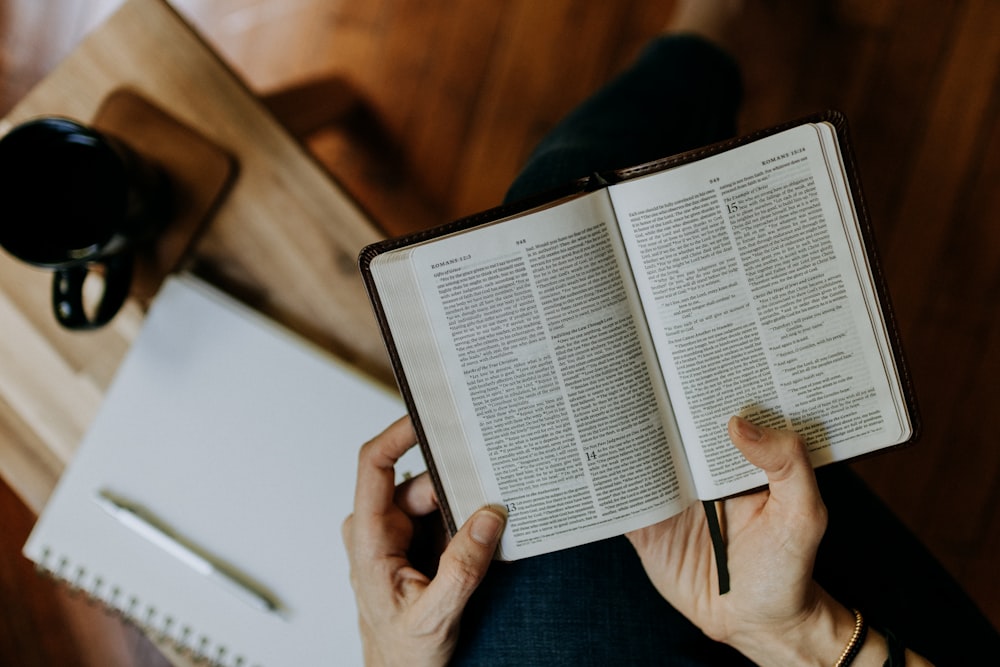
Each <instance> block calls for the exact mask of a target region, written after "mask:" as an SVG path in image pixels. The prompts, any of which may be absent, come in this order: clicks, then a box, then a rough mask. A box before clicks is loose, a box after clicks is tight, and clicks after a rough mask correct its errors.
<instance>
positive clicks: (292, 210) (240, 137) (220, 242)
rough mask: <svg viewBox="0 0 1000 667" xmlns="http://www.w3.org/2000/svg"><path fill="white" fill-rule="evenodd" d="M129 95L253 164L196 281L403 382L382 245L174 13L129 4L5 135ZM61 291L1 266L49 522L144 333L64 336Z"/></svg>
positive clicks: (9, 466)
mask: <svg viewBox="0 0 1000 667" xmlns="http://www.w3.org/2000/svg"><path fill="white" fill-rule="evenodd" d="M121 87H130V88H132V89H134V90H136V91H138V92H139V93H141V94H142V95H143V96H144V97H145V98H147V99H148V100H150V101H152V102H153V103H155V104H156V105H158V106H159V107H160V108H162V109H163V110H165V111H167V112H168V113H169V114H170V115H172V116H173V117H175V118H176V119H178V120H180V121H181V122H183V123H185V124H187V125H188V126H190V127H191V128H194V129H195V130H197V131H198V132H200V133H201V134H203V135H204V136H205V137H206V138H208V139H209V140H211V141H213V142H215V143H216V144H218V145H220V146H222V147H224V148H225V149H227V150H228V151H229V152H230V153H231V154H232V155H234V156H235V158H236V160H237V161H238V163H239V170H238V176H237V178H236V180H235V182H234V184H233V186H232V188H231V190H230V191H229V193H228V195H227V196H226V198H225V199H224V200H223V202H222V205H221V206H220V208H219V209H218V210H217V212H216V214H215V216H214V218H212V219H211V221H210V222H209V224H208V225H207V227H206V228H205V229H204V231H203V234H202V235H201V236H200V237H199V239H198V241H197V243H196V245H195V246H194V248H193V251H192V252H191V258H190V259H191V262H192V264H193V267H194V269H195V270H196V272H198V273H200V274H201V275H203V276H206V277H208V278H209V279H210V280H212V281H213V282H215V283H216V284H217V285H219V286H220V287H222V288H223V289H227V290H228V291H230V292H232V293H234V294H235V295H236V296H237V297H239V298H242V299H244V300H245V301H247V302H248V303H250V305H252V306H254V307H256V308H258V309H260V310H261V311H263V312H265V313H266V314H268V315H270V316H272V317H274V318H275V319H277V320H278V321H280V322H282V323H284V324H286V325H288V326H290V327H291V328H292V329H294V330H296V331H298V332H300V333H301V334H303V335H305V336H306V337H308V338H310V339H312V340H313V341H315V342H317V343H318V344H320V345H321V346H323V347H326V348H327V349H329V350H331V351H333V352H334V353H336V354H339V355H341V356H342V357H343V358H345V359H346V360H348V361H350V362H352V363H355V364H357V365H358V366H359V367H361V368H362V369H363V370H366V371H369V372H371V373H372V374H374V375H376V376H377V377H379V378H381V379H384V380H387V381H388V379H389V377H390V376H389V370H388V362H387V359H386V358H385V354H384V349H383V345H382V342H381V338H380V336H379V335H378V331H377V328H376V325H375V322H374V318H373V316H372V314H371V309H370V306H369V303H368V300H367V297H366V296H365V293H364V288H363V286H362V283H361V280H360V278H359V276H358V272H357V269H356V257H357V253H358V251H359V250H360V249H361V248H362V247H363V246H364V245H365V244H367V243H370V242H372V241H375V240H378V239H379V238H380V236H381V234H380V233H379V232H378V231H377V230H376V228H375V227H374V226H373V225H372V224H370V222H369V220H368V219H367V218H366V217H365V215H364V214H363V213H362V211H361V210H359V208H358V207H357V206H356V205H355V204H354V203H353V202H352V201H351V199H350V198H349V197H348V196H346V194H345V193H344V192H343V191H342V190H341V189H340V188H339V187H338V186H337V185H336V184H335V183H334V182H333V181H332V180H331V179H330V178H329V176H328V175H327V173H326V172H325V171H324V170H323V169H322V168H321V167H320V165H318V164H317V163H316V162H314V160H313V159H312V158H311V157H310V156H309V154H308V153H307V152H306V151H305V150H304V149H303V147H302V146H301V145H300V143H299V142H297V141H296V140H295V138H293V137H292V136H291V135H290V134H289V133H288V132H287V131H286V130H285V128H284V127H283V126H282V125H281V124H280V123H279V122H278V121H277V120H276V119H275V118H274V117H273V116H272V115H271V114H269V113H268V111H267V110H266V109H265V107H264V106H263V104H262V103H261V102H260V100H258V99H257V98H256V97H255V96H254V95H253V94H251V93H250V91H249V90H248V89H247V88H246V87H245V85H244V84H243V83H242V82H241V81H240V80H239V79H238V78H237V77H236V76H234V75H233V73H232V72H231V71H230V70H229V68H228V67H227V66H226V65H225V64H224V63H223V62H222V61H221V60H220V59H219V58H218V57H217V56H216V54H214V53H213V52H212V50H211V49H210V48H209V47H208V46H207V45H206V44H205V43H204V42H203V41H202V40H201V38H200V37H199V36H198V35H197V34H196V33H195V32H194V31H193V30H192V29H191V28H190V26H188V25H187V24H186V22H185V21H184V20H183V19H182V18H181V17H180V16H179V15H178V14H177V13H176V12H175V11H174V10H173V9H172V8H170V7H169V6H168V5H167V4H166V2H164V0H128V2H126V3H125V4H124V5H123V6H122V7H121V8H120V9H119V10H118V11H117V12H116V13H115V14H114V15H113V16H112V17H111V18H110V19H109V20H108V21H107V22H106V23H105V24H104V25H102V26H101V27H99V28H98V29H96V30H95V31H94V32H92V33H91V34H90V35H89V36H88V37H87V38H86V39H85V40H84V41H83V43H82V44H81V45H80V46H79V47H78V48H77V49H76V51H74V53H73V54H71V56H70V57H69V58H67V59H66V60H65V61H64V62H63V63H62V64H61V65H60V66H59V67H58V68H57V69H56V70H55V71H54V72H52V73H51V74H50V75H49V76H48V77H47V78H46V79H45V80H44V81H43V82H42V83H41V84H40V85H38V86H37V87H36V88H35V89H34V90H33V91H32V92H31V93H30V94H29V95H28V96H27V97H26V98H25V99H24V100H23V101H21V102H20V103H19V104H18V105H17V106H16V108H15V109H14V110H13V111H12V112H11V113H10V115H9V116H8V117H7V118H6V119H5V120H4V121H3V122H2V125H0V133H4V132H6V131H8V130H9V129H10V127H11V126H12V125H13V124H16V123H18V122H21V121H22V120H25V119H27V118H29V117H33V116H37V115H51V114H56V115H65V116H70V117H73V118H76V119H79V120H83V121H87V120H88V119H91V118H93V116H94V114H95V112H96V111H97V109H98V108H99V106H100V104H101V102H102V101H103V100H104V99H105V98H106V96H107V95H108V94H109V93H110V92H112V91H113V90H116V89H119V88H121ZM51 282H52V274H51V273H49V272H47V271H42V270H39V269H35V268H32V267H29V266H27V265H25V264H23V263H21V262H19V261H17V260H15V259H13V258H11V257H10V256H9V255H7V254H6V253H0V323H2V335H0V475H2V476H3V479H4V480H5V481H6V483H7V484H8V485H10V486H11V487H12V488H13V489H14V491H15V492H16V493H17V494H18V495H19V496H20V497H21V498H22V499H23V500H24V501H25V502H26V503H27V505H28V506H29V507H30V508H31V509H32V510H34V511H35V512H36V513H37V512H39V511H40V510H41V509H42V507H43V506H44V504H45V502H46V500H47V498H48V496H49V494H50V493H51V491H52V489H53V487H54V485H55V483H56V481H57V480H58V478H59V476H60V474H61V473H62V471H63V469H64V467H65V466H66V464H67V462H68V461H69V460H70V458H71V457H72V456H73V453H74V451H75V449H76V447H77V444H78V443H79V442H80V439H81V437H82V436H83V434H84V432H85V430H86V429H87V427H88V425H89V424H90V422H91V420H92V418H93V417H94V415H95V414H96V411H97V409H98V407H99V405H100V402H101V399H102V396H103V395H104V392H105V391H106V389H107V387H108V385H109V383H110V381H111V379H112V377H113V375H114V372H115V370H116V368H117V367H118V364H119V362H120V361H121V359H122V357H123V356H124V354H125V352H126V350H127V349H128V346H129V344H130V342H131V341H132V340H133V338H134V337H135V335H136V334H137V332H138V330H139V328H140V325H141V323H142V317H143V310H142V307H141V305H140V304H138V303H136V302H134V301H133V302H130V303H128V304H126V307H125V309H124V310H123V311H122V312H120V313H119V314H118V316H117V317H116V318H115V319H114V320H113V321H112V323H111V324H110V325H108V326H107V327H105V328H104V329H102V330H100V331H97V332H84V333H73V332H69V331H66V330H63V329H61V328H60V327H59V325H58V324H57V323H56V322H55V319H54V317H53V314H52V312H51V305H50V290H51ZM174 659H175V660H177V659H176V656H175V657H174ZM180 662H181V663H183V660H180Z"/></svg>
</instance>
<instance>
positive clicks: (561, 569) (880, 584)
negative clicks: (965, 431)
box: [454, 36, 1000, 667]
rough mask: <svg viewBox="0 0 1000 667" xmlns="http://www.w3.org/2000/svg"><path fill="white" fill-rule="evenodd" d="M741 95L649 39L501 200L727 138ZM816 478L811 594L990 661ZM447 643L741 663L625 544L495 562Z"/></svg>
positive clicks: (849, 480)
mask: <svg viewBox="0 0 1000 667" xmlns="http://www.w3.org/2000/svg"><path fill="white" fill-rule="evenodd" d="M741 95H742V90H741V80H740V73H739V70H738V68H737V66H736V64H735V62H734V61H733V60H732V59H731V58H730V57H729V56H728V55H727V54H726V53H724V52H722V51H720V50H719V49H717V48H715V47H714V46H712V45H710V44H708V43H707V42H704V41H702V40H700V39H698V38H696V37H685V36H675V37H663V38H660V39H658V40H656V41H654V42H653V43H651V44H650V45H649V46H648V47H647V49H646V50H645V51H644V52H643V53H642V54H641V56H640V57H639V59H638V60H637V61H636V63H635V64H634V65H633V66H632V67H631V68H629V69H628V70H627V71H625V72H623V73H622V74H621V75H620V76H618V77H617V78H616V79H614V80H613V81H611V82H610V83H609V84H608V85H607V86H605V87H604V88H602V89H601V90H600V91H598V92H597V93H596V94H595V95H594V96H593V97H591V98H590V99H588V100H587V101H585V102H584V103H583V104H582V105H580V106H579V107H578V108H577V109H576V110H575V111H573V112H572V113H571V114H570V115H569V116H567V117H566V118H565V119H564V120H563V121H562V122H561V123H560V124H559V125H558V126H557V127H556V128H555V129H554V130H553V131H552V132H551V133H550V134H549V135H548V136H547V137H546V138H545V139H544V140H543V141H542V142H541V143H540V144H539V146H538V147H537V149H536V150H535V151H534V153H533V154H532V156H531V158H530V159H529V161H528V163H527V165H526V166H525V168H524V170H523V171H522V173H521V174H520V175H519V176H518V178H517V179H516V180H515V182H514V183H513V185H512V186H511V188H510V190H509V191H508V194H507V198H506V199H507V201H508V202H510V201H514V200H517V199H521V198H523V197H526V196H529V195H532V194H537V193H539V192H543V191H545V190H548V189H550V188H553V187H556V186H559V185H562V184H564V183H566V182H568V181H570V180H573V179H576V178H580V177H584V176H588V175H590V174H591V173H593V172H595V171H603V170H607V169H613V168H618V167H627V166H631V165H634V164H639V163H641V162H645V161H648V160H653V159H656V158H659V157H663V156H667V155H671V154H674V153H678V152H681V151H684V150H689V149H692V148H697V147H699V146H703V145H705V144H708V143H712V142H714V141H720V140H723V139H726V138H729V137H730V136H732V135H733V134H734V133H735V131H736V120H737V113H738V109H739V104H740V99H741ZM817 477H818V479H819V482H820V488H821V492H822V493H823V497H824V501H825V502H826V504H827V507H828V510H829V527H828V529H827V533H826V535H825V537H824V539H823V542H822V544H821V546H820V551H819V554H818V558H817V563H816V570H815V576H816V579H817V581H819V583H820V584H821V585H823V587H824V588H826V589H827V590H828V591H829V592H830V593H831V594H832V595H833V596H834V597H836V598H837V599H839V600H840V601H841V602H842V603H844V604H845V605H848V606H851V607H856V608H858V609H860V610H861V611H862V612H863V613H864V614H865V616H866V618H867V619H868V620H869V622H870V623H872V625H873V626H874V627H883V628H889V629H891V630H892V631H893V632H894V633H895V634H896V635H897V636H899V637H901V638H902V640H903V641H904V643H905V644H906V645H907V646H909V647H910V648H913V649H914V650H916V651H918V652H921V653H923V654H924V655H926V656H927V657H928V658H930V659H931V660H933V661H934V662H936V663H937V664H939V665H947V664H976V663H978V662H979V660H981V659H982V658H985V659H986V661H987V662H991V661H994V660H996V659H997V657H998V656H1000V636H998V634H997V631H996V629H995V628H993V627H992V626H991V625H990V623H989V622H988V621H987V620H986V619H985V617H984V616H983V615H982V614H981V613H980V612H979V611H978V610H977V609H976V607H975V605H974V604H973V603H972V602H971V601H970V600H969V598H968V597H967V596H966V595H965V593H964V592H963V591H962V590H961V589H960V588H959V587H958V586H957V585H956V584H955V582H954V581H953V580H952V579H951V577H950V576H949V575H948V574H947V573H946V572H945V570H944V569H943V568H942V567H941V566H940V565H939V564H938V563H937V562H936V561H935V559H934V558H933V557H932V556H931V555H930V554H929V553H928V552H927V551H926V549H924V547H923V546H922V545H921V544H920V543H919V542H918V541H917V540H916V539H915V538H914V537H913V535H912V534H911V533H909V532H908V531H907V530H906V528H905V527H904V526H903V525H902V524H901V523H900V522H899V521H898V520H897V519H896V518H895V517H894V516H893V515H892V514H891V513H890V512H889V511H888V510H887V508H886V507H885V506H884V505H883V504H882V503H881V501H880V500H879V499H878V498H877V497H876V496H875V495H874V494H873V493H872V492H871V491H870V490H869V489H868V488H867V487H866V486H865V485H864V484H863V483H862V482H861V480H860V479H859V478H858V477H857V476H856V475H854V474H853V473H852V472H851V471H850V469H849V468H848V467H847V466H844V465H832V466H827V467H826V468H823V469H821V470H819V471H817ZM459 642H460V644H459V648H458V650H457V653H456V655H455V660H454V662H455V664H462V665H498V666H506V665H511V666H513V665H517V666H519V667H531V666H533V665H545V666H548V667H551V666H553V665H685V666H694V665H740V664H750V663H749V662H748V661H747V660H746V659H744V658H743V657H742V656H740V655H739V654H738V653H736V652H735V651H733V650H732V649H730V648H728V647H726V646H724V645H721V644H718V643H716V642H713V641H711V640H709V639H708V638H707V637H706V636H705V635H704V634H703V633H702V632H701V631H700V630H699V629H698V628H696V627H695V626H694V625H692V624H691V623H690V622H689V621H688V620H687V619H685V618H684V617H683V616H682V615H681V614H680V613H678V612H677V611H676V610H675V609H673V608H672V607H671V606H670V605H669V604H668V603H667V602H665V601H664V600H663V598H662V597H660V595H659V594H658V593H657V592H656V590H655V589H654V588H653V586H652V584H651V583H650V582H649V580H648V578H647V577H646V574H645V572H644V571H643V569H642V566H641V564H640V562H639V559H638V557H637V556H636V554H635V552H634V550H633V549H632V547H631V545H630V544H629V543H628V541H627V540H626V539H625V538H624V537H619V538H614V539H610V540H605V541H602V542H597V543H594V544H589V545H585V546H582V547H578V548H576V549H568V550H564V551H559V552H556V553H552V554H547V555H544V556H538V557H535V558H529V559H525V560H522V561H517V562H513V563H494V564H493V565H492V566H491V568H490V572H489V573H488V574H487V577H486V580H485V581H484V582H483V584H482V585H481V586H480V588H479V590H477V591H476V593H475V594H474V596H473V598H472V600H471V601H470V603H469V606H468V608H467V610H466V612H465V614H464V616H463V620H462V630H461V635H460V639H459Z"/></svg>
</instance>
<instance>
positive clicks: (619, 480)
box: [371, 190, 694, 560]
mask: <svg viewBox="0 0 1000 667" xmlns="http://www.w3.org/2000/svg"><path fill="white" fill-rule="evenodd" d="M613 221H614V213H613V211H612V210H611V208H610V200H609V198H608V194H607V192H606V191H603V190H602V191H598V192H594V193H591V194H586V195H583V196H580V197H578V198H576V199H572V200H570V201H566V202H563V203H562V204H560V205H559V206H557V207H551V208H547V209H542V210H540V211H537V212H534V213H531V214H528V215H525V216H523V217H519V218H513V219H508V220H506V221H504V222H503V223H502V224H494V225H487V226H484V227H480V228H477V229H475V230H472V231H470V232H468V233H463V234H458V235H455V236H453V237H445V238H439V239H435V241H434V242H433V243H428V244H422V245H416V246H411V247H409V248H406V249H404V250H401V251H398V252H395V253H386V254H383V255H380V256H379V257H376V258H375V259H374V260H373V261H372V263H371V273H372V278H373V280H374V282H375V283H376V285H378V286H379V288H380V289H379V292H380V295H381V297H382V299H383V303H384V305H385V312H386V317H387V318H388V320H389V324H390V326H391V328H392V330H394V331H405V332H406V334H407V335H405V336H398V337H396V345H397V352H398V353H399V357H400V360H401V363H402V365H403V368H404V371H405V372H406V377H407V379H408V381H409V384H410V393H411V394H412V396H413V401H414V404H415V407H416V415H417V417H418V418H419V420H420V426H421V427H422V430H423V433H424V435H425V436H426V440H427V442H428V446H429V447H430V448H431V450H432V452H433V456H432V457H431V460H432V461H433V465H434V467H435V468H436V472H437V476H438V482H439V484H440V486H441V488H442V489H443V495H444V496H445V500H446V502H447V503H448V506H449V507H448V509H449V510H450V512H451V514H452V519H453V521H454V524H455V525H456V526H460V525H461V524H462V523H464V521H465V520H466V519H467V518H468V517H469V516H470V515H471V514H472V513H473V512H475V511H476V510H477V509H479V508H480V507H482V506H483V505H487V504H492V505H500V506H503V507H504V508H505V509H506V511H507V513H508V517H509V523H508V529H507V530H506V531H505V532H504V536H503V538H502V541H501V545H500V557H501V558H504V559H509V560H513V559H516V558H523V557H527V556H532V555H536V554H539V553H545V552H548V551H554V550H556V549H562V548H567V547H570V546H575V545H578V544H583V543H585V542H590V541H594V540H597V539H602V538H605V537H611V536H613V535H619V534H621V533H623V532H625V531H628V530H632V529H635V528H639V527H642V526H646V525H649V524H651V523H655V522H656V521H658V520H661V519H663V518H666V517H668V516H672V515H673V514H676V513H677V512H679V511H681V510H682V509H683V508H684V507H687V506H688V505H689V504H690V503H691V502H692V501H693V499H694V496H693V486H692V484H691V480H690V477H689V472H688V468H687V464H686V462H685V460H684V455H683V453H682V451H681V449H680V447H679V437H678V435H677V431H676V428H675V427H674V426H673V418H672V416H671V413H670V408H669V402H668V401H667V397H666V394H665V389H664V386H663V382H662V379H661V378H659V376H658V372H659V371H658V367H657V365H656V363H655V358H654V352H653V348H652V343H651V341H650V340H649V335H648V331H647V329H646V327H645V325H644V324H643V318H642V315H641V311H640V309H639V301H638V294H637V293H636V290H635V286H634V285H633V284H632V283H631V282H630V281H627V280H625V279H623V270H622V266H624V265H625V264H626V263H627V259H626V258H625V255H624V247H623V246H622V244H621V240H620V237H619V235H618V234H617V232H615V231H613V230H614V222H613ZM383 287H384V289H383Z"/></svg>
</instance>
